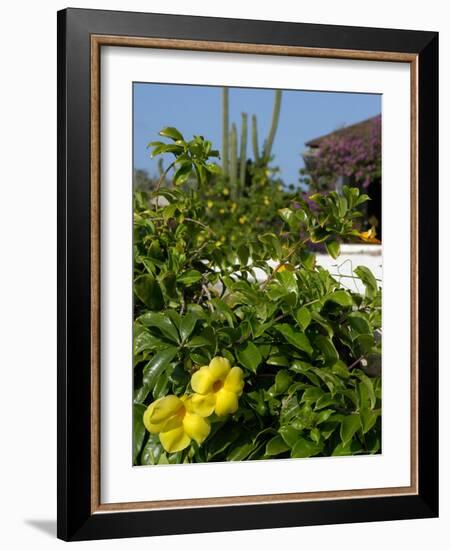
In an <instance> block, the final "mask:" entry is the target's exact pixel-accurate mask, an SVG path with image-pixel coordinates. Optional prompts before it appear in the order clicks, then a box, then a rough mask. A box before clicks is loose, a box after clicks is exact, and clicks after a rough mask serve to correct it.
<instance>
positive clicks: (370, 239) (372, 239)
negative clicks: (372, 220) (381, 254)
mask: <svg viewBox="0 0 450 550" xmlns="http://www.w3.org/2000/svg"><path fill="white" fill-rule="evenodd" d="M376 234H377V232H376V229H375V226H373V225H372V227H371V228H370V229H369V230H368V231H362V232H361V233H359V234H358V237H359V238H360V239H361V240H362V241H364V242H365V243H371V244H380V243H381V241H380V240H379V239H377V238H376Z"/></svg>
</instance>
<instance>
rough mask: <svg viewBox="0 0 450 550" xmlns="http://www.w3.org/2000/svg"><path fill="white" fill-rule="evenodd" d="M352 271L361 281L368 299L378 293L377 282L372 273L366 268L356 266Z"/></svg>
mask: <svg viewBox="0 0 450 550" xmlns="http://www.w3.org/2000/svg"><path fill="white" fill-rule="evenodd" d="M353 271H354V272H355V274H356V275H357V276H358V277H359V278H360V279H361V281H362V282H363V284H364V286H365V287H366V296H367V297H368V298H373V297H374V296H375V295H376V293H377V291H378V285H377V281H376V279H375V277H374V276H373V273H372V272H371V271H370V269H369V268H368V267H366V266H364V265H360V266H358V267H357V268H356V269H354V270H353Z"/></svg>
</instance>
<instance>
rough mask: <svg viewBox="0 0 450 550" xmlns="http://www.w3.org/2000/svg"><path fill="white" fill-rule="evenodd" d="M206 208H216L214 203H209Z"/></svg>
mask: <svg viewBox="0 0 450 550" xmlns="http://www.w3.org/2000/svg"><path fill="white" fill-rule="evenodd" d="M206 206H207V207H208V208H212V207H213V206H214V203H213V201H207V203H206Z"/></svg>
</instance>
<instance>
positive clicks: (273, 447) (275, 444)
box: [266, 435, 290, 456]
mask: <svg viewBox="0 0 450 550" xmlns="http://www.w3.org/2000/svg"><path fill="white" fill-rule="evenodd" d="M289 449H290V447H289V445H288V444H287V443H286V442H285V441H284V439H283V438H282V437H281V436H280V435H276V436H275V437H272V439H270V440H269V441H268V442H267V445H266V455H267V456H275V455H279V454H281V453H284V452H286V451H289Z"/></svg>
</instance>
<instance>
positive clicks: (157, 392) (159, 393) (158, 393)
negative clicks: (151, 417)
mask: <svg viewBox="0 0 450 550" xmlns="http://www.w3.org/2000/svg"><path fill="white" fill-rule="evenodd" d="M167 371H168V369H166V370H165V371H164V372H162V373H161V374H160V375H159V376H158V378H157V379H156V382H155V386H154V388H153V392H152V395H153V399H159V398H160V397H164V396H165V395H167V393H168V386H169V374H168V372H167Z"/></svg>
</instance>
